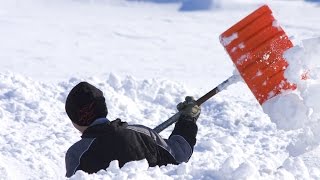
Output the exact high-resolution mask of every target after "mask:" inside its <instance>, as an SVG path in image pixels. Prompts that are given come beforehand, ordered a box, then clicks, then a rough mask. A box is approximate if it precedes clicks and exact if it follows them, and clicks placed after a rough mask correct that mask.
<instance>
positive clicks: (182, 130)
mask: <svg viewBox="0 0 320 180" xmlns="http://www.w3.org/2000/svg"><path fill="white" fill-rule="evenodd" d="M177 109H178V110H179V111H181V112H182V113H181V116H180V118H179V120H178V122H177V123H176V125H175V127H174V130H173V131H172V133H171V135H170V137H169V139H168V140H167V142H168V144H169V145H170V147H171V150H172V151H173V152H174V153H173V154H174V158H175V159H176V161H177V163H181V162H187V161H189V159H190V157H191V155H192V153H193V148H194V146H195V144H196V135H197V132H198V127H197V124H196V121H197V119H198V118H199V116H200V113H201V109H200V107H199V106H198V105H196V101H195V100H194V98H193V97H189V96H187V97H186V100H185V101H184V102H182V103H179V104H178V106H177Z"/></svg>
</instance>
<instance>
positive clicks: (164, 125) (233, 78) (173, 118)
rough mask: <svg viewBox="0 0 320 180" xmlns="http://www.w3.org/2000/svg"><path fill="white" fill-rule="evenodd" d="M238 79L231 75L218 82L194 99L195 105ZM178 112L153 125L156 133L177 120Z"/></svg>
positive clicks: (236, 76)
mask: <svg viewBox="0 0 320 180" xmlns="http://www.w3.org/2000/svg"><path fill="white" fill-rule="evenodd" d="M239 79H240V77H239V76H238V75H233V76H231V77H229V78H228V79H227V80H225V81H223V82H222V83H221V84H219V85H218V86H217V87H215V88H214V89H212V90H211V91H209V92H208V93H207V94H205V95H203V96H202V97H200V98H199V99H198V100H197V101H196V103H197V105H198V106H200V105H201V104H203V103H204V102H206V101H207V100H208V99H210V98H211V97H212V96H214V95H215V94H217V93H218V92H220V91H222V90H223V89H225V88H226V87H228V86H229V85H231V84H233V83H235V82H237V81H238V80H239ZM180 114H181V112H177V113H176V114H175V115H173V116H172V117H170V118H169V119H168V120H166V121H165V122H163V123H161V124H160V125H158V126H157V127H155V128H154V129H153V130H154V131H156V132H157V133H160V132H161V131H163V130H164V129H166V128H167V127H169V126H170V125H171V124H173V123H175V122H177V121H178V119H179V117H180Z"/></svg>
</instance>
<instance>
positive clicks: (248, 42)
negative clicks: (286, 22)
mask: <svg viewBox="0 0 320 180" xmlns="http://www.w3.org/2000/svg"><path fill="white" fill-rule="evenodd" d="M220 42H221V44H222V45H223V46H224V47H225V49H226V51H227V52H228V54H229V56H230V57H231V59H232V61H233V63H234V64H235V66H236V67H237V69H238V71H239V73H240V74H241V76H242V78H243V79H244V81H245V82H246V83H247V85H248V86H249V88H250V90H251V91H252V92H253V94H254V95H255V97H256V99H257V100H258V101H259V103H260V104H263V103H264V102H265V101H266V100H268V99H270V98H272V97H274V96H276V95H278V94H280V93H281V92H283V91H284V90H288V89H292V90H293V89H295V88H296V85H295V84H291V83H289V82H288V81H287V80H286V79H285V77H284V70H285V69H286V68H287V66H288V63H287V62H286V61H285V59H284V58H283V52H284V51H286V50H287V49H289V48H291V47H292V46H293V44H292V43H291V41H290V40H289V38H288V36H287V35H286V34H285V32H284V31H283V30H282V28H281V27H280V26H279V25H278V24H277V21H276V20H275V18H274V17H273V16H272V11H271V10H270V8H269V7H268V6H267V5H264V6H262V7H260V8H259V9H257V10H256V11H254V12H253V13H251V14H250V15H248V16H247V17H245V18H244V19H242V20H241V21H239V22H238V23H236V24H235V25H234V26H232V27H231V28H229V29H228V30H227V31H225V32H224V33H222V34H221V36H220Z"/></svg>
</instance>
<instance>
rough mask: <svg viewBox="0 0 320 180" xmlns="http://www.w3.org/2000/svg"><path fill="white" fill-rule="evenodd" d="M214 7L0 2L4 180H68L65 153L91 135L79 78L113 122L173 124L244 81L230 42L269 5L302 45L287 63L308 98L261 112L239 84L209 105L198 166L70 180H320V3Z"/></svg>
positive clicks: (293, 95) (112, 0) (0, 168)
mask: <svg viewBox="0 0 320 180" xmlns="http://www.w3.org/2000/svg"><path fill="white" fill-rule="evenodd" d="M213 2H214V3H218V5H216V6H214V8H212V9H211V10H208V11H192V12H181V11H179V7H180V6H181V3H180V2H179V1H177V2H175V3H152V2H145V1H125V0H73V1H72V0H56V1H49V0H15V1H9V0H0V27H1V28H0V39H1V41H0V59H1V61H0V70H1V73H0V120H1V123H0V127H1V131H0V143H1V146H0V179H19V180H20V179H65V163H64V156H65V153H66V151H67V149H68V148H69V147H70V146H71V145H72V144H73V143H75V142H76V141H78V140H79V139H80V133H79V132H77V130H76V129H74V127H73V126H72V124H71V122H70V120H69V119H68V117H67V115H66V113H65V109H64V103H65V99H66V96H67V94H68V92H69V91H70V90H71V88H72V87H73V86H74V85H76V84H77V83H79V82H80V81H88V82H89V83H91V84H94V85H96V86H97V87H99V88H100V89H101V90H102V91H103V92H104V94H105V97H106V102H107V106H108V109H109V114H108V118H109V119H115V118H118V117H119V118H121V119H122V120H124V121H127V122H129V123H132V124H143V125H146V126H149V127H155V126H157V125H158V124H160V123H161V122H163V121H165V120H167V119H168V118H169V117H170V116H172V115H173V114H174V113H175V112H176V109H175V106H176V104H177V103H178V102H180V101H182V100H183V99H184V97H185V96H186V95H193V96H195V97H196V98H199V97H200V96H201V95H203V94H204V93H206V92H207V91H209V90H210V89H212V88H213V87H215V86H216V85H218V84H219V83H221V82H222V81H223V80H225V79H227V78H228V77H229V76H230V75H232V74H233V72H234V66H233V64H232V61H231V60H230V58H229V57H228V55H227V54H226V52H225V51H224V49H223V47H222V45H221V44H220V43H219V35H220V34H221V33H222V32H223V31H225V30H226V29H227V28H229V27H230V26H232V25H233V24H234V23H236V22H237V21H239V20H240V19H241V18H243V17H244V16H246V15H248V14H249V13H251V12H252V11H253V10H255V9H256V8H258V7H259V6H260V5H262V4H268V5H269V6H270V7H271V9H272V10H273V12H274V15H275V17H276V18H277V22H278V23H279V24H280V25H281V27H283V29H285V31H286V32H287V34H288V35H289V37H290V39H291V40H292V41H293V42H294V44H295V47H293V48H292V49H290V50H288V51H287V52H286V53H285V55H284V56H285V58H286V59H287V60H288V62H289V63H290V65H289V68H288V69H287V71H286V77H287V78H288V79H289V80H290V81H291V82H294V83H296V84H297V87H298V88H297V90H295V91H292V92H283V93H282V94H281V95H279V96H277V97H275V98H272V99H270V100H269V101H268V102H267V103H265V104H264V105H263V108H262V107H261V106H260V105H259V103H258V102H257V100H256V99H255V98H254V96H253V95H252V94H251V92H250V90H249V88H248V87H247V86H246V84H245V83H244V82H238V83H234V84H232V85H231V86H229V87H228V88H227V89H225V90H224V91H222V92H220V93H218V94H217V95H215V96H214V97H213V98H212V99H210V100H209V101H207V102H206V103H204V104H203V105H202V114H201V116H200V118H199V120H198V126H199V133H198V135H197V144H196V146H195V149H194V154H193V156H192V157H191V159H190V161H189V162H188V163H183V164H180V165H167V166H161V167H148V163H147V161H146V160H141V161H135V162H129V163H127V164H126V165H125V166H124V167H122V168H121V169H120V168H119V166H118V162H117V161H113V162H112V163H111V165H110V166H109V168H107V170H101V171H99V172H98V173H96V174H87V173H85V172H82V171H78V172H77V173H76V174H75V175H74V176H73V177H71V179H77V180H78V179H139V180H140V179H161V180H162V179H219V180H220V179H221V180H222V179H223V180H224V179H228V180H229V179H246V180H249V179H254V180H255V179H268V180H269V179H286V180H287V179H320V148H319V144H320V136H319V131H320V122H319V121H320V96H319V90H320V71H319V70H320V63H319V62H320V61H319V55H320V53H319V52H320V51H319V50H320V45H319V44H320V40H319V37H320V24H319V17H320V11H319V8H320V7H319V5H318V4H317V3H307V2H304V1H280V0H277V1H276V0H274V1H262V0H250V1H242V0H228V1H223V0H220V1H217V0H216V1H213ZM306 72H307V77H308V78H307V79H306V80H301V75H303V74H304V73H306ZM171 131H172V127H169V128H168V129H166V130H165V131H163V132H162V133H161V135H162V136H163V137H165V138H166V137H168V135H169V134H170V132H171Z"/></svg>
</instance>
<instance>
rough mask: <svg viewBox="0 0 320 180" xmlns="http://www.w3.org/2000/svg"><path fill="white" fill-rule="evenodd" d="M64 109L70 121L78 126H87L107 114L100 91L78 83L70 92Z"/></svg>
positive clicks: (84, 83) (83, 83)
mask: <svg viewBox="0 0 320 180" xmlns="http://www.w3.org/2000/svg"><path fill="white" fill-rule="evenodd" d="M65 108H66V112H67V114H68V116H69V118H70V119H71V121H72V122H73V123H75V124H77V125H79V126H88V125H90V124H91V123H92V122H93V121H94V120H96V119H97V118H101V117H106V116H107V114H108V109H107V105H106V102H105V98H104V96H103V93H102V91H101V90H100V89H98V88H96V87H94V86H93V85H91V84H89V83H87V82H80V83H79V84H77V85H76V86H75V87H74V88H73V89H72V90H71V91H70V93H69V95H68V97H67V100H66V107H65Z"/></svg>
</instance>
